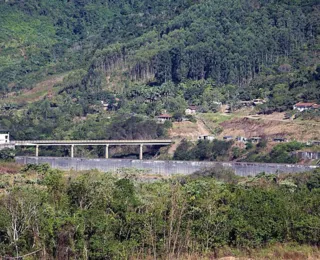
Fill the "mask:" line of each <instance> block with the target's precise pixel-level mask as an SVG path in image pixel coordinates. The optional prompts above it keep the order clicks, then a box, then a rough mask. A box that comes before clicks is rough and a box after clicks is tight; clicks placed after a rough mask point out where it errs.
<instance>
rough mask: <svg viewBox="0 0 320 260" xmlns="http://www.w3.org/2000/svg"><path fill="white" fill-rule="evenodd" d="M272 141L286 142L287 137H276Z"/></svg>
mask: <svg viewBox="0 0 320 260" xmlns="http://www.w3.org/2000/svg"><path fill="white" fill-rule="evenodd" d="M273 141H274V142H276V143H285V142H288V139H287V138H283V137H276V138H273Z"/></svg>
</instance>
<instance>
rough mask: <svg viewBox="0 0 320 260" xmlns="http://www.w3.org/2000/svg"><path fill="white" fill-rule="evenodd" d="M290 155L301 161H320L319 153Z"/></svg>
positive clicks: (295, 153) (294, 153)
mask: <svg viewBox="0 0 320 260" xmlns="http://www.w3.org/2000/svg"><path fill="white" fill-rule="evenodd" d="M292 155H295V156H297V157H298V158H299V159H303V160H320V152H293V153H292Z"/></svg>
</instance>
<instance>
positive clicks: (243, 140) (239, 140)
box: [236, 136, 247, 143]
mask: <svg viewBox="0 0 320 260" xmlns="http://www.w3.org/2000/svg"><path fill="white" fill-rule="evenodd" d="M236 141H238V142H242V143H245V142H247V138H245V137H243V136H237V137H236Z"/></svg>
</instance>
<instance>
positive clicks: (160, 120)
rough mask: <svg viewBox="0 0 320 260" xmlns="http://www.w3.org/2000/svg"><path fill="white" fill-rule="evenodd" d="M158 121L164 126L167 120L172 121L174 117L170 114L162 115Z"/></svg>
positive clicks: (158, 117)
mask: <svg viewBox="0 0 320 260" xmlns="http://www.w3.org/2000/svg"><path fill="white" fill-rule="evenodd" d="M157 119H158V123H162V124H163V123H164V122H165V121H167V120H169V121H171V120H172V115H170V114H161V115H159V116H157Z"/></svg>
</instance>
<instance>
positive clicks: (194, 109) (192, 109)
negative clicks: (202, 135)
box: [185, 106, 198, 115]
mask: <svg viewBox="0 0 320 260" xmlns="http://www.w3.org/2000/svg"><path fill="white" fill-rule="evenodd" d="M197 110H198V107H196V106H189V107H188V108H187V109H186V110H185V114H186V115H195V114H196V113H197Z"/></svg>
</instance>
